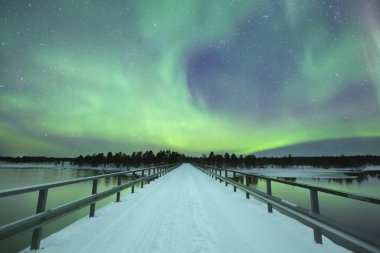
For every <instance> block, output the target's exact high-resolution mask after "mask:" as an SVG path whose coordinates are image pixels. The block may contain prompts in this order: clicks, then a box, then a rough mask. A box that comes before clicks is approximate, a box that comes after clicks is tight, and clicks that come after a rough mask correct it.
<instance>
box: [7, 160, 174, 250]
mask: <svg viewBox="0 0 380 253" xmlns="http://www.w3.org/2000/svg"><path fill="white" fill-rule="evenodd" d="M178 166H179V164H169V165H162V166H157V167H150V168H143V169H137V170H131V171H122V172H116V173H109V174H105V175H100V176H92V177H85V178H79V179H73V180H65V181H59V182H55V183H47V184H40V185H34V186H28V187H20V188H14V189H8V190H3V191H0V198H2V197H8V196H12V195H18V194H24V193H28V192H35V191H38V192H39V194H38V201H37V208H36V214H34V215H31V216H29V217H26V218H24V219H21V220H17V221H15V222H12V223H9V224H6V225H4V226H1V227H0V240H2V239H5V238H7V237H10V236H12V235H15V234H17V233H20V232H23V231H25V230H29V229H33V235H32V241H31V247H30V248H31V250H36V249H39V247H40V241H41V237H42V227H43V226H44V225H46V224H47V223H50V222H52V221H54V220H55V219H57V218H59V217H61V216H65V215H67V214H69V213H71V212H74V211H76V210H78V209H81V208H83V207H86V206H88V205H90V213H89V216H90V217H94V214H95V204H96V202H98V201H100V200H102V199H104V198H106V197H109V196H112V195H113V194H116V201H117V202H119V201H120V192H121V191H122V190H125V189H127V188H129V187H131V193H134V186H135V184H138V183H140V184H141V187H143V185H144V182H145V181H148V182H149V180H152V179H153V180H154V179H155V178H157V177H161V176H162V175H164V174H166V173H168V172H169V171H171V170H173V169H175V168H177V167H178ZM145 171H147V172H148V173H147V175H146V176H145V175H144V172H145ZM151 171H152V172H153V173H151ZM137 172H141V177H139V178H137V179H136V173H137ZM126 174H132V181H130V182H127V183H124V184H122V183H121V177H122V176H123V175H126ZM114 176H117V177H118V178H117V186H115V187H113V188H111V189H108V190H105V191H103V192H100V193H98V192H97V185H98V180H99V179H102V178H108V177H114ZM87 181H92V182H93V183H92V192H91V194H92V195H90V196H88V197H85V198H82V199H79V200H75V201H73V202H70V203H66V204H63V205H61V206H59V207H55V208H52V209H50V210H47V211H46V210H45V207H46V202H47V196H48V190H49V189H51V188H56V187H60V186H66V185H72V184H76V183H82V182H87Z"/></svg>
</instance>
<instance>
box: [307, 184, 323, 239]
mask: <svg viewBox="0 0 380 253" xmlns="http://www.w3.org/2000/svg"><path fill="white" fill-rule="evenodd" d="M310 201H311V203H310V204H311V211H312V212H313V213H315V214H319V201H318V191H317V190H316V189H310ZM313 232H314V242H315V243H318V244H322V231H321V229H320V228H318V227H314V228H313Z"/></svg>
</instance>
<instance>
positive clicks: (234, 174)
mask: <svg viewBox="0 0 380 253" xmlns="http://www.w3.org/2000/svg"><path fill="white" fill-rule="evenodd" d="M235 178H236V172H235V171H234V172H233V179H234V180H235ZM234 192H236V185H234Z"/></svg>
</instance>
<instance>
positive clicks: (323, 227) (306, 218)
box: [193, 164, 380, 252]
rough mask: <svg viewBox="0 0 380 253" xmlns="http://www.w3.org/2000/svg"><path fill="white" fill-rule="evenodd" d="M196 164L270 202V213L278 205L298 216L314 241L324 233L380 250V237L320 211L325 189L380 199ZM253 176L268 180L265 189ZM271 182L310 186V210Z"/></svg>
mask: <svg viewBox="0 0 380 253" xmlns="http://www.w3.org/2000/svg"><path fill="white" fill-rule="evenodd" d="M193 165H194V166H195V167H196V168H198V169H199V170H201V171H203V172H204V173H206V174H208V175H209V176H211V177H212V178H215V180H220V182H222V181H224V182H225V185H226V186H228V184H231V185H232V186H233V189H234V191H235V192H236V189H237V188H238V189H240V190H242V191H243V192H245V194H246V198H247V199H249V197H250V195H252V196H254V197H255V198H257V199H259V200H261V201H263V202H265V203H267V206H268V212H269V213H272V208H275V209H277V210H278V211H280V212H281V213H284V214H285V215H287V216H289V217H291V218H295V219H297V220H298V221H300V222H301V223H303V224H305V225H307V226H309V227H311V228H312V229H313V233H314V241H315V242H316V243H318V244H322V234H323V235H325V236H328V237H329V238H332V239H334V240H335V241H337V242H339V243H340V244H342V245H343V246H345V247H347V248H349V249H351V250H354V251H355V252H356V251H360V252H380V242H379V238H377V241H376V238H375V240H373V239H370V238H368V237H367V236H363V235H361V234H359V233H357V232H356V231H352V230H350V229H348V228H346V227H345V226H343V225H342V224H338V223H336V222H334V221H332V220H330V219H328V218H327V217H324V216H322V215H321V214H320V212H319V200H318V192H323V193H327V194H331V195H334V196H339V197H343V198H348V199H354V200H359V201H363V202H367V203H372V204H375V205H380V199H378V198H373V197H367V196H363V195H359V194H352V193H347V192H342V191H337V190H333V189H328V188H323V187H317V186H311V185H307V184H301V183H296V182H289V181H285V180H281V179H277V178H272V177H265V176H259V175H253V174H249V173H244V172H241V171H237V170H231V169H221V168H215V167H212V166H209V165H199V164H193ZM222 172H223V173H222ZM229 173H230V174H232V178H236V177H237V176H240V177H243V184H241V183H239V182H237V181H235V180H233V179H231V178H229V177H228V174H229ZM222 174H224V175H222ZM254 177H255V178H259V179H264V180H265V181H266V192H263V191H259V190H257V189H254V188H251V187H249V180H248V179H249V178H254ZM271 182H277V183H281V184H287V185H292V186H296V187H301V188H304V189H308V190H309V192H310V206H311V209H310V210H309V209H305V208H302V207H300V206H297V205H293V204H292V203H291V202H289V201H286V200H283V199H280V198H278V197H275V196H272V184H271ZM377 236H378V235H377Z"/></svg>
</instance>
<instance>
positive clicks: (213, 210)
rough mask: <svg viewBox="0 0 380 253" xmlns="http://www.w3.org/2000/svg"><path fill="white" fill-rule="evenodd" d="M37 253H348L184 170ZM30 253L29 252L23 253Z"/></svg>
mask: <svg viewBox="0 0 380 253" xmlns="http://www.w3.org/2000/svg"><path fill="white" fill-rule="evenodd" d="M41 247H43V249H41V250H40V251H39V252H44V253H45V252H159V253H161V252H162V253H167V252H196V253H201V252H257V253H260V252H292V253H296V252H302V253H304V252H316V253H317V252H318V253H319V252H332V253H334V252H348V251H347V250H346V249H344V248H342V247H340V246H338V245H335V244H334V243H333V242H331V241H330V240H328V239H327V238H323V245H319V244H315V243H314V241H313V232H312V229H310V228H308V227H306V226H304V225H302V224H300V223H298V222H297V221H295V220H293V219H291V218H288V217H286V216H284V215H282V214H280V213H278V212H276V211H275V210H274V212H273V213H272V214H269V213H267V207H266V205H265V204H263V203H261V202H258V201H256V200H254V199H249V200H247V199H245V195H244V194H242V193H241V192H238V193H234V192H233V190H232V188H231V187H228V188H227V187H225V186H224V184H221V183H219V182H217V181H215V180H213V179H212V178H210V177H208V176H207V175H205V174H204V173H202V172H201V171H199V170H197V169H196V168H194V167H193V166H191V165H189V164H184V165H182V166H180V167H179V168H177V169H175V170H173V171H172V172H170V173H168V174H167V175H165V176H164V177H161V178H160V179H158V180H155V181H154V182H151V183H150V184H149V185H146V187H144V189H139V190H138V191H136V193H135V194H128V195H126V196H125V197H124V198H122V202H119V203H112V204H109V205H108V206H106V207H104V208H102V209H100V210H98V211H97V212H96V214H95V217H94V218H83V219H81V220H79V221H77V222H75V223H74V224H72V225H70V226H68V227H66V228H65V229H63V230H61V231H59V232H58V233H56V234H53V235H51V236H49V237H47V238H46V239H44V240H42V242H41ZM24 252H29V250H24Z"/></svg>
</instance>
